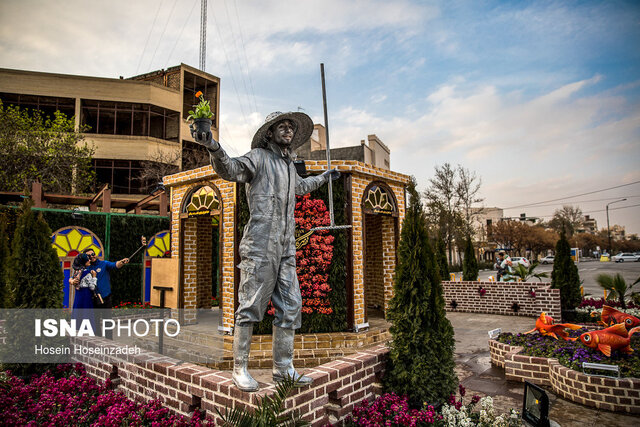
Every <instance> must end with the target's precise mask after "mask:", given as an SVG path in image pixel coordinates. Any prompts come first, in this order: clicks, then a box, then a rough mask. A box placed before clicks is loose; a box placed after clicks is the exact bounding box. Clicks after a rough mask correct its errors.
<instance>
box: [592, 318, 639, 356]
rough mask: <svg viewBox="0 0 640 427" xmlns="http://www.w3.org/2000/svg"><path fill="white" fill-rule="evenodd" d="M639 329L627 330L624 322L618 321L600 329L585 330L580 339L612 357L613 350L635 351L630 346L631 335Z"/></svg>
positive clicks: (629, 352) (628, 352)
mask: <svg viewBox="0 0 640 427" xmlns="http://www.w3.org/2000/svg"><path fill="white" fill-rule="evenodd" d="M638 331H640V327H635V328H633V329H631V330H630V331H627V328H625V326H624V323H618V324H616V325H613V326H609V327H608V328H606V329H600V330H599V331H592V332H585V333H584V334H582V335H580V341H582V344H584V345H586V346H587V347H590V348H597V349H598V350H600V351H601V352H602V354H604V355H605V356H607V357H611V350H620V351H621V352H623V353H627V354H631V353H633V349H632V348H631V346H630V343H631V336H632V335H633V334H634V333H636V332H638Z"/></svg>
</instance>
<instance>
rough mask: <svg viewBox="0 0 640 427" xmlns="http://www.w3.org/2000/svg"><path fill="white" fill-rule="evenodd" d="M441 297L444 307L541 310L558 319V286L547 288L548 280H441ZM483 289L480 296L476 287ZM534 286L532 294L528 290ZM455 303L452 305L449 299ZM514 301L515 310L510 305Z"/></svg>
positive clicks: (496, 311) (509, 312) (534, 314)
mask: <svg viewBox="0 0 640 427" xmlns="http://www.w3.org/2000/svg"><path fill="white" fill-rule="evenodd" d="M442 286H443V288H444V299H445V304H446V309H447V311H461V312H466V313H489V314H504V315H513V316H531V317H538V316H540V313H542V312H543V311H544V312H546V313H547V314H548V315H549V316H551V317H553V318H555V319H557V320H559V319H560V318H561V317H562V316H561V309H560V290H559V289H551V285H549V284H548V283H539V282H519V283H510V282H449V281H443V282H442ZM480 286H482V288H483V289H485V290H486V293H485V294H484V296H480V293H479V292H478V288H479V287H480ZM531 288H533V289H535V295H536V296H535V297H532V296H531V294H530V290H531ZM454 300H455V302H456V303H457V306H456V308H455V309H454V308H453V307H452V305H451V302H452V301H454ZM514 303H517V304H518V306H519V310H518V312H517V313H516V312H514V311H513V309H512V306H513V304H514Z"/></svg>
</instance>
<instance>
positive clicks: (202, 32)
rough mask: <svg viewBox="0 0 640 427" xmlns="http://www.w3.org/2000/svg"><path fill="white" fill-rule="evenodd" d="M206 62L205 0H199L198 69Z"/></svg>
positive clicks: (201, 68)
mask: <svg viewBox="0 0 640 427" xmlns="http://www.w3.org/2000/svg"><path fill="white" fill-rule="evenodd" d="M206 62H207V0H200V70H202V71H204V69H205V65H206Z"/></svg>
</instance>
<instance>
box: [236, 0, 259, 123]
mask: <svg viewBox="0 0 640 427" xmlns="http://www.w3.org/2000/svg"><path fill="white" fill-rule="evenodd" d="M233 6H234V7H235V9H236V22H238V31H239V32H240V41H241V42H242V52H243V53H244V62H245V63H246V64H247V77H248V78H249V86H250V87H251V97H252V98H253V105H254V108H255V111H256V112H257V111H258V103H257V102H256V93H255V91H254V90H253V79H251V68H250V67H249V59H248V58H247V49H246V47H245V44H244V36H243V35H242V24H241V23H240V14H239V13H238V3H237V2H236V0H233Z"/></svg>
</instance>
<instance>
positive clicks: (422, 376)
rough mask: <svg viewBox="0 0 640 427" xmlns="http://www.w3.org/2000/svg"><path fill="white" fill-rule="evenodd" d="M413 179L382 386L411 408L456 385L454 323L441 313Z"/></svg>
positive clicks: (440, 398) (441, 396) (439, 285)
mask: <svg viewBox="0 0 640 427" xmlns="http://www.w3.org/2000/svg"><path fill="white" fill-rule="evenodd" d="M415 187H416V184H415V180H414V179H412V181H411V183H410V184H409V188H408V191H409V194H410V199H409V206H408V208H407V212H406V216H405V219H404V222H403V225H402V234H401V237H400V243H399V245H398V264H397V266H396V271H395V283H394V296H393V298H392V299H391V301H390V303H389V310H388V313H387V316H388V320H389V321H390V322H391V323H392V326H391V328H390V332H391V335H392V337H393V341H392V342H391V344H390V351H389V359H388V367H387V373H386V375H385V377H384V385H385V388H386V389H387V390H388V391H394V392H396V393H398V394H406V395H408V396H409V402H410V404H411V406H413V407H419V406H421V405H422V403H423V402H429V403H437V402H444V401H446V399H447V398H448V397H449V395H450V394H451V392H453V391H454V390H455V387H456V385H457V381H458V379H457V377H456V374H455V371H454V368H455V362H454V358H453V352H454V345H455V342H454V337H453V327H452V326H451V323H450V322H449V319H447V318H446V315H445V309H444V307H445V302H444V298H443V290H442V283H441V281H440V274H439V272H438V267H437V265H436V261H435V256H434V253H433V250H432V248H431V244H430V243H429V237H428V235H427V228H426V221H425V217H424V212H423V209H422V203H421V202H420V197H419V195H418V192H417V191H416V188H415Z"/></svg>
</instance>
